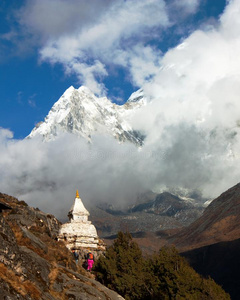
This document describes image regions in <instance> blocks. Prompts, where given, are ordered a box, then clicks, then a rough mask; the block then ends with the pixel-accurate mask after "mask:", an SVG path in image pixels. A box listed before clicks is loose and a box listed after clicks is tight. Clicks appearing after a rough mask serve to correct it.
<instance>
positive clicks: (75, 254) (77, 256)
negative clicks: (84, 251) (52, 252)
mask: <svg viewBox="0 0 240 300" xmlns="http://www.w3.org/2000/svg"><path fill="white" fill-rule="evenodd" d="M72 253H73V256H74V258H75V261H76V264H77V263H78V258H79V254H78V253H77V251H76V250H74V249H73V250H72Z"/></svg>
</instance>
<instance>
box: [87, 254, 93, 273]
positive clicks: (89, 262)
mask: <svg viewBox="0 0 240 300" xmlns="http://www.w3.org/2000/svg"><path fill="white" fill-rule="evenodd" d="M87 263H88V267H87V270H88V271H89V272H91V270H92V267H93V264H94V257H93V254H92V253H91V252H89V253H88V254H87Z"/></svg>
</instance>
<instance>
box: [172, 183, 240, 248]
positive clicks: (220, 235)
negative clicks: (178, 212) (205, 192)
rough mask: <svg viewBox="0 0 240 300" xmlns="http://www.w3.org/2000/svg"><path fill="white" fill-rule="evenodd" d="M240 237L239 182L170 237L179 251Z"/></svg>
mask: <svg viewBox="0 0 240 300" xmlns="http://www.w3.org/2000/svg"><path fill="white" fill-rule="evenodd" d="M239 237H240V183H238V184H237V185H235V186H234V187H232V188H230V189H229V190H227V191H226V192H224V193H223V194H221V195H220V196H219V197H218V198H216V199H215V200H213V201H212V202H211V203H210V204H209V206H208V207H207V208H206V209H205V211H204V213H203V215H202V216H201V217H200V218H198V219H197V220H196V221H195V222H193V223H192V224H190V225H189V226H187V227H186V228H184V229H183V230H182V231H181V232H179V233H178V234H177V235H176V236H173V237H172V238H171V242H172V243H174V244H175V245H176V246H177V247H178V248H179V249H181V251H186V250H190V249H194V248H199V247H203V246H207V245H211V244H215V243H218V242H223V241H233V240H235V239H238V238H239Z"/></svg>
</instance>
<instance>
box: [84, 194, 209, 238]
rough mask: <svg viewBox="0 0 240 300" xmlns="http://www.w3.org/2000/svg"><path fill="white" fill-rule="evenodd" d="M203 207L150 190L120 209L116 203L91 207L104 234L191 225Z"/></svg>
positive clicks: (91, 213)
mask: <svg viewBox="0 0 240 300" xmlns="http://www.w3.org/2000/svg"><path fill="white" fill-rule="evenodd" d="M203 210H204V208H203V206H200V205H198V206H197V205H195V204H193V203H192V202H190V201H185V200H183V199H181V198H180V197H177V196H174V195H172V194H171V193H168V192H164V193H161V194H154V193H152V192H148V193H146V194H145V195H144V196H142V199H141V201H140V200H139V202H138V203H136V204H135V205H132V206H131V208H128V209H125V210H119V209H116V208H114V207H112V206H105V207H104V206H100V207H97V208H96V207H89V211H90V219H91V220H92V221H93V223H94V224H95V226H96V228H97V230H98V233H99V235H100V236H101V237H103V238H107V237H109V236H111V235H116V234H117V232H118V231H120V230H121V231H126V230H128V231H129V232H131V233H132V234H133V233H137V232H157V231H159V230H169V229H173V228H174V229H176V228H182V227H184V226H188V225H189V224H191V223H192V222H193V221H195V220H196V219H197V218H199V217H200V216H201V215H202V213H203Z"/></svg>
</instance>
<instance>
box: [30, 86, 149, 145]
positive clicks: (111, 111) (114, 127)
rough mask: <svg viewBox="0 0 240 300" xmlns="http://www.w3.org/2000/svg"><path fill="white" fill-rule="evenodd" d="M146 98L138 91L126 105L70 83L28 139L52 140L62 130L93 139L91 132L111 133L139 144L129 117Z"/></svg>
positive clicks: (138, 138) (139, 141)
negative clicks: (40, 137)
mask: <svg viewBox="0 0 240 300" xmlns="http://www.w3.org/2000/svg"><path fill="white" fill-rule="evenodd" d="M146 101H147V100H146V99H145V98H144V94H143V91H142V90H139V91H137V92H135V93H134V94H133V95H132V96H131V97H130V98H129V100H128V101H127V102H126V103H125V104H124V105H122V106H119V105H117V104H114V103H112V102H111V101H110V100H108V99H107V98H106V97H102V98H98V97H96V96H95V95H94V94H93V93H92V92H91V91H90V90H89V89H88V88H87V87H85V86H81V87H80V88H79V89H75V88H74V87H72V86H71V87H70V88H68V89H67V90H66V91H65V93H64V94H63V95H62V96H61V97H60V99H59V100H58V101H57V102H56V103H55V104H54V105H53V107H52V108H51V110H50V111H49V113H48V115H47V117H46V118H45V120H44V122H42V123H39V124H38V125H37V126H36V127H35V128H34V129H33V130H32V132H31V133H30V134H29V136H28V138H34V137H36V136H42V138H43V140H44V141H51V140H54V139H55V138H56V137H57V136H58V135H59V134H60V133H64V132H69V133H73V134H76V135H79V136H82V137H84V138H85V139H87V140H88V141H90V140H91V135H92V134H94V133H96V132H98V133H103V134H110V135H112V136H114V138H116V139H118V140H119V141H120V142H124V141H130V142H132V143H134V144H136V145H139V146H140V145H142V143H143V137H142V135H141V134H139V133H138V132H136V131H134V130H133V129H132V126H131V125H130V120H131V117H132V116H133V115H134V113H135V111H136V110H137V109H138V108H139V107H141V106H142V105H145V104H146Z"/></svg>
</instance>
